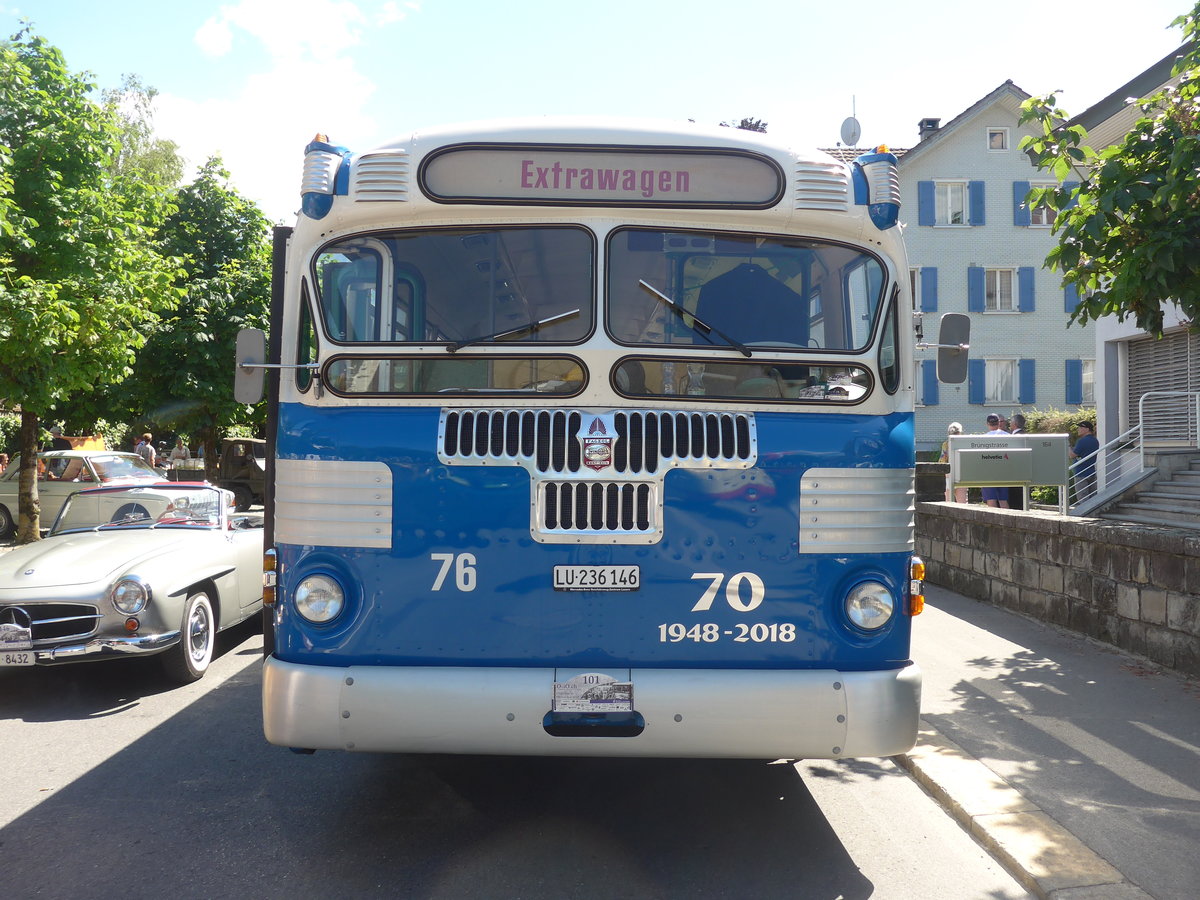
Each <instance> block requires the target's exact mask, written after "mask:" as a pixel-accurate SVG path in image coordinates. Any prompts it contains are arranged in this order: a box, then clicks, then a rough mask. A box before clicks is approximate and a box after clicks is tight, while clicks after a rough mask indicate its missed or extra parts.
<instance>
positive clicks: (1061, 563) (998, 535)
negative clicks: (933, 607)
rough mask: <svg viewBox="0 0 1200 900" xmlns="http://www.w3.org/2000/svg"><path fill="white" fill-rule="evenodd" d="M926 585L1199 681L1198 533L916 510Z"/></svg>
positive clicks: (989, 512) (982, 510)
mask: <svg viewBox="0 0 1200 900" xmlns="http://www.w3.org/2000/svg"><path fill="white" fill-rule="evenodd" d="M917 555H919V556H921V557H922V558H923V559H924V560H925V562H926V564H927V575H926V580H928V581H929V582H930V583H932V584H937V585H942V586H944V587H947V588H950V589H951V590H954V591H957V592H958V593H960V594H965V595H966V596H968V597H974V598H976V599H979V600H984V601H987V602H990V603H994V604H996V605H997V606H1004V607H1007V608H1009V609H1013V610H1016V611H1019V612H1022V613H1025V614H1026V615H1029V616H1032V617H1034V618H1038V619H1042V620H1044V621H1047V622H1052V623H1054V624H1055V625H1061V626H1063V627H1065V628H1069V629H1072V630H1074V631H1078V632H1080V633H1082V634H1086V635H1088V636H1090V637H1093V638H1096V639H1098V640H1101V641H1105V642H1107V643H1110V644H1114V645H1116V646H1117V647H1121V648H1123V649H1125V650H1130V651H1132V652H1134V653H1139V654H1141V655H1143V656H1146V657H1149V658H1150V659H1152V660H1154V661H1155V662H1158V663H1161V664H1162V665H1165V666H1170V667H1172V668H1174V669H1178V670H1179V671H1181V672H1184V673H1186V674H1189V675H1200V534H1191V533H1189V532H1187V531H1184V530H1182V529H1167V528H1153V527H1149V526H1141V525H1128V524H1120V523H1116V522H1110V521H1106V520H1104V519H1087V518H1080V517H1072V516H1060V515H1058V514H1057V513H1049V512H1040V511H1036V510H1035V511H1031V512H1021V511H1017V510H1007V509H991V508H988V507H986V506H976V505H963V504H954V503H944V502H936V503H921V502H919V503H918V504H917Z"/></svg>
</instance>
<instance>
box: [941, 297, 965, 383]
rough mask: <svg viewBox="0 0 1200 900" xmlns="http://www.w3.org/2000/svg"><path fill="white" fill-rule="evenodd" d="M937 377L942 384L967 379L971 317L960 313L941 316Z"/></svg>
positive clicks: (960, 381)
mask: <svg viewBox="0 0 1200 900" xmlns="http://www.w3.org/2000/svg"><path fill="white" fill-rule="evenodd" d="M937 347H938V355H937V377H938V381H941V382H942V383H944V384H962V383H963V382H964V381H966V380H967V355H968V354H967V351H968V350H969V349H970V347H971V319H970V317H968V316H965V315H963V314H962V313H946V315H944V316H942V323H941V327H940V329H939V331H938V342H937Z"/></svg>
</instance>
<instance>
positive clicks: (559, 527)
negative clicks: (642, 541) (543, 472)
mask: <svg viewBox="0 0 1200 900" xmlns="http://www.w3.org/2000/svg"><path fill="white" fill-rule="evenodd" d="M655 494H656V485H654V484H653V483H651V482H645V481H643V482H638V483H634V484H630V483H625V484H621V483H617V482H611V481H610V482H598V481H543V482H541V483H540V484H539V495H538V520H539V524H540V526H541V527H540V528H539V529H538V531H539V532H540V533H542V534H547V535H548V534H562V535H565V534H599V533H603V534H628V535H635V534H641V535H650V534H653V533H655V532H656V531H657V525H658V504H657V502H656V497H655Z"/></svg>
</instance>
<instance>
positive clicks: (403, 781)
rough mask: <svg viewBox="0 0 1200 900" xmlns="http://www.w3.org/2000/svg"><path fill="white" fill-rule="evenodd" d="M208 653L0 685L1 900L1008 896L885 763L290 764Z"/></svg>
mask: <svg viewBox="0 0 1200 900" xmlns="http://www.w3.org/2000/svg"><path fill="white" fill-rule="evenodd" d="M221 650H222V652H221V656H220V657H219V658H218V659H217V660H216V661H215V662H214V664H213V667H212V669H211V670H210V672H209V674H208V676H206V677H205V678H204V680H202V681H201V682H199V683H198V684H196V685H192V686H188V687H184V688H173V687H172V686H171V685H170V684H169V683H168V682H166V681H165V680H164V679H163V678H161V677H160V676H159V675H158V673H157V669H156V667H155V664H154V661H153V660H136V661H119V662H114V663H98V664H83V665H73V666H63V667H57V668H38V669H34V670H29V669H21V670H12V669H10V670H6V671H0V760H2V762H0V769H2V771H3V773H4V776H3V783H4V787H3V789H2V790H0V889H2V890H3V893H4V894H5V896H9V897H51V898H55V897H63V898H66V897H71V898H80V897H83V898H89V897H111V896H120V897H122V898H138V897H146V898H150V897H154V898H158V897H163V896H171V897H173V898H190V897H229V896H257V897H288V898H307V897H322V898H323V897H420V898H426V897H428V898H489V900H494V898H534V900H536V898H563V897H579V898H593V897H596V898H609V897H636V898H674V897H688V898H693V897H695V898H703V897H728V898H738V900H742V898H751V897H752V898H774V897H787V898H809V897H812V898H830V900H832V898H867V897H879V898H887V900H905V898H914V900H917V898H920V900H926V898H930V897H938V898H964V900H971V898H1016V897H1025V896H1027V895H1026V893H1025V891H1024V890H1023V889H1021V888H1020V887H1019V886H1018V885H1017V884H1016V882H1014V881H1013V879H1012V878H1011V877H1010V876H1009V875H1008V874H1007V873H1005V872H1004V871H1003V870H1002V869H1001V868H1000V867H999V866H998V865H997V864H996V863H995V862H994V861H993V860H992V859H991V858H990V857H989V856H988V855H987V854H986V853H985V852H984V851H983V850H982V848H981V847H980V846H979V845H978V844H976V843H975V841H974V840H973V839H972V838H971V837H970V836H969V835H968V834H967V833H966V832H965V831H964V830H963V829H962V828H961V827H960V826H959V825H957V824H956V823H955V822H954V821H952V820H951V819H950V817H949V816H947V815H946V814H945V813H944V812H943V811H942V809H941V808H939V807H938V806H937V805H936V804H935V803H934V801H933V800H932V799H931V798H930V797H929V796H928V795H927V794H925V793H924V792H923V791H922V790H921V789H920V788H919V787H918V786H917V785H916V784H915V783H914V782H913V781H912V780H911V779H910V778H909V777H908V776H907V775H906V774H905V773H903V772H902V771H901V770H900V769H899V768H897V767H896V765H895V764H894V763H893V762H891V761H890V760H877V759H876V760H859V761H847V762H841V763H832V762H810V763H800V764H796V765H792V764H787V763H781V764H774V765H772V764H767V763H760V762H736V761H708V760H636V759H620V760H605V759H516V758H506V757H453V756H437V757H418V756H387V755H357V754H343V753H334V752H323V753H318V754H316V755H313V756H298V755H295V754H292V753H290V752H288V751H287V750H284V749H280V748H277V747H272V746H270V745H268V744H267V743H266V742H265V741H264V740H263V738H262V733H261V727H260V722H259V693H258V692H259V671H260V667H259V665H258V663H259V658H260V656H259V655H260V652H261V636H259V635H257V634H254V633H253V632H252V631H251V630H250V629H247V628H245V627H242V628H239V629H238V630H236V631H235V632H234V633H233V634H232V636H230V637H226V638H225V639H224V640H223V642H222V648H221Z"/></svg>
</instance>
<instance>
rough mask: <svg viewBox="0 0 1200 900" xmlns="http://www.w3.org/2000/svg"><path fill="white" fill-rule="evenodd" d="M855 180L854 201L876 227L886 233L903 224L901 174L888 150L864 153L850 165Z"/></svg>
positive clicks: (884, 148)
mask: <svg viewBox="0 0 1200 900" xmlns="http://www.w3.org/2000/svg"><path fill="white" fill-rule="evenodd" d="M850 169H851V171H852V172H853V177H854V202H855V204H856V205H858V206H866V207H867V214H868V215H869V216H870V217H871V221H872V222H873V223H875V227H876V228H878V229H879V230H880V231H887V230H888V229H889V228H891V227H892V226H894V225H895V224H896V223H897V222H898V221H900V175H899V173H898V172H897V170H896V156H895V154H894V153H889V152H888V150H887V148H886V147H880V148H879V149H878V150H877V151H876V152H875V153H864V154H863V155H862V156H860V157H858V159H856V160H854V162H852V163H851V164H850Z"/></svg>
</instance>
